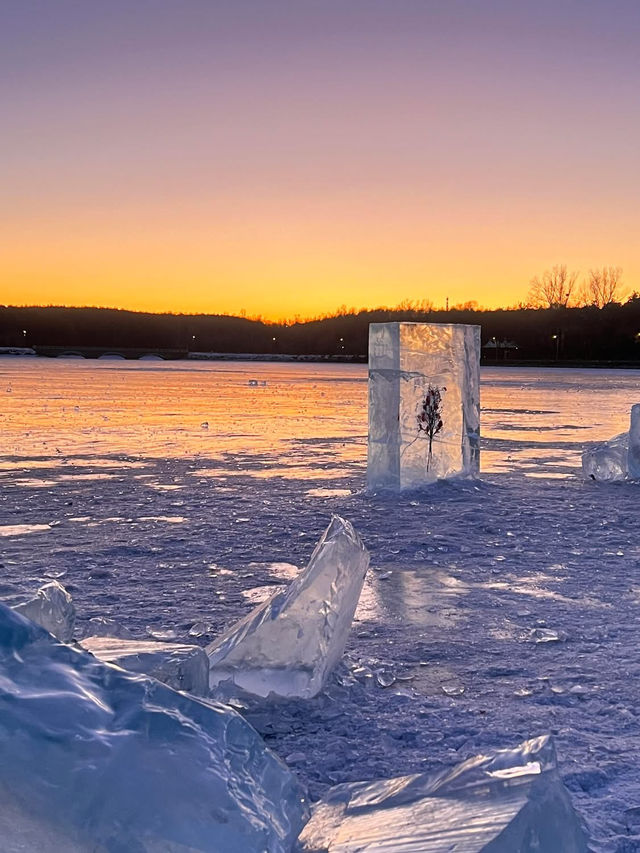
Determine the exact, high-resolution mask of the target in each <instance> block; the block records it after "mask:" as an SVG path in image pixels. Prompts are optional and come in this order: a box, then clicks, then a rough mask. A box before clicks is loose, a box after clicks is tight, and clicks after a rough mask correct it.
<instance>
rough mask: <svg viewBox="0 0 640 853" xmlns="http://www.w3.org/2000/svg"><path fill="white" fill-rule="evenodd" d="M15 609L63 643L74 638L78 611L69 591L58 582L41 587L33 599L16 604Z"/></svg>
mask: <svg viewBox="0 0 640 853" xmlns="http://www.w3.org/2000/svg"><path fill="white" fill-rule="evenodd" d="M14 609H15V610H16V611H17V612H18V613H21V614H22V615H23V616H26V617H27V619H31V621H32V622H36V623H37V624H38V625H41V626H42V627H43V628H44V629H45V630H46V631H49V633H50V634H53V636H54V637H56V638H57V639H58V640H61V641H62V642H63V643H68V642H69V640H71V638H72V637H73V629H74V626H75V622H76V609H75V607H74V605H73V602H72V600H71V596H70V595H69V593H68V592H67V590H66V589H65V588H64V587H63V586H62V584H61V583H58V581H56V580H53V581H50V582H49V583H46V584H44V586H41V587H40V589H39V590H38V591H37V592H36V594H35V595H34V596H33V598H30V599H29V600H28V601H25V602H23V603H21V604H16V605H15V606H14Z"/></svg>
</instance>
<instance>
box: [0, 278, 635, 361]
mask: <svg viewBox="0 0 640 853" xmlns="http://www.w3.org/2000/svg"><path fill="white" fill-rule="evenodd" d="M585 302H586V304H585ZM392 321H409V322H429V323H472V324H478V325H480V326H481V328H482V343H483V359H484V360H485V362H487V363H492V362H494V361H496V362H501V361H512V362H515V361H518V362H521V361H534V362H536V361H549V362H556V361H557V362H567V361H571V362H598V361H601V362H625V363H630V362H631V363H634V362H638V363H639V365H640V295H639V294H637V293H633V294H631V296H630V297H629V298H627V299H626V301H624V302H623V301H622V300H621V288H620V274H619V271H618V270H617V269H616V268H604V269H603V270H595V271H590V272H589V274H588V276H587V277H586V278H585V280H584V281H583V283H582V286H578V283H577V276H575V274H574V273H570V272H568V271H567V270H566V268H565V267H554V268H553V269H552V270H549V271H547V272H546V273H544V274H543V275H542V276H540V277H539V278H537V279H533V281H532V283H531V290H530V294H529V298H528V300H527V303H525V304H522V305H519V306H517V307H514V308H501V309H495V310H486V309H482V308H480V307H478V306H477V305H476V303H473V302H471V303H466V304H462V305H454V306H452V307H451V308H449V309H443V308H435V307H433V305H432V304H431V303H430V302H429V301H428V300H426V299H425V300H423V301H421V302H411V301H409V300H404V301H403V302H401V303H400V304H399V305H397V306H395V307H393V308H388V307H383V308H375V309H361V310H356V309H347V308H345V307H344V306H343V307H342V308H341V309H339V310H338V311H337V312H336V313H334V314H332V315H327V316H323V317H317V318H314V319H310V320H295V321H290V322H277V323H271V322H266V321H265V320H262V319H260V318H248V317H234V316H227V315H216V314H213V315H205V314H191V315H187V314H151V313H142V312H134V311H125V310H119V309H112V308H66V307H56V306H32V307H15V306H0V346H3V347H16V346H30V347H36V348H37V347H38V346H57V347H64V348H68V349H69V350H73V349H74V348H78V349H81V348H83V347H106V348H110V349H113V350H116V351H117V350H118V349H127V348H136V349H146V350H149V351H154V350H156V351H160V350H181V351H182V352H185V353H186V352H208V353H210V352H213V353H235V354H241V353H257V354H272V355H275V354H278V355H302V356H315V357H327V356H330V357H342V358H363V357H365V356H366V352H367V340H368V327H369V324H370V323H383V322H392Z"/></svg>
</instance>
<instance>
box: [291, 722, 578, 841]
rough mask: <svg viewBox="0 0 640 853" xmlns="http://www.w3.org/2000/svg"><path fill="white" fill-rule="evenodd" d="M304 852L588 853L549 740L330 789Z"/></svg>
mask: <svg viewBox="0 0 640 853" xmlns="http://www.w3.org/2000/svg"><path fill="white" fill-rule="evenodd" d="M300 840H301V846H302V850H303V851H305V853H325V851H328V853H364V851H366V853H378V852H379V853H382V851H391V850H392V851H393V853H442V851H444V850H455V851H456V853H481V851H487V853H489V851H491V853H514V852H515V851H518V853H541V851H543V853H554V851H558V853H560V851H562V853H587V850H588V848H587V840H586V834H585V831H584V828H583V825H582V822H581V820H580V818H579V817H578V815H577V814H576V812H575V810H574V808H573V805H572V803H571V798H570V797H569V793H568V791H567V790H566V788H565V787H564V785H563V784H562V782H561V781H560V777H559V776H558V772H557V766H556V757H555V752H554V749H553V745H552V743H551V741H550V740H549V738H548V737H539V738H535V739H533V740H529V741H525V742H524V743H522V744H520V746H519V747H517V748H516V749H511V750H499V751H497V752H495V753H493V754H489V755H479V756H476V757H475V758H469V759H467V761H464V762H462V763H461V764H458V765H457V766H455V767H453V768H452V769H451V770H445V771H443V772H440V773H423V774H417V775H413V776H401V777H399V778H396V779H384V780H382V781H378V782H361V783H355V784H348V785H337V786H336V787H335V788H331V789H330V790H329V792H328V793H327V795H326V796H325V797H324V798H323V799H322V800H321V801H320V802H319V803H318V804H317V805H316V807H315V808H314V812H313V817H312V818H311V821H310V822H309V823H308V824H307V825H306V826H305V828H304V830H303V831H302V834H301V839H300Z"/></svg>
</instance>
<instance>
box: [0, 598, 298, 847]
mask: <svg viewBox="0 0 640 853" xmlns="http://www.w3.org/2000/svg"><path fill="white" fill-rule="evenodd" d="M0 671H1V672H2V690H1V691H0V731H2V761H1V762H0V828H1V829H2V836H1V838H2V840H1V842H0V847H1V848H2V850H3V851H7V852H8V851H19V850H23V851H27V850H28V851H36V850H38V851H40V850H41V851H56V853H57V851H60V852H61V851H65V853H77V851H79V852H81V853H88V851H98V850H99V851H105V853H106V851H113V853H115V851H119V853H120V851H131V853H133V851H136V853H159V851H167V853H168V851H173V852H174V853H178V851H184V853H186V851H194V853H195V851H196V850H198V851H213V850H215V851H216V853H239V851H254V850H255V851H258V850H264V851H266V850H268V851H270V853H290V851H291V850H292V847H293V845H294V843H295V839H296V837H297V836H298V834H299V832H300V829H301V828H302V825H303V823H304V820H305V818H306V816H307V810H306V806H305V799H304V792H303V790H302V789H301V787H300V786H299V784H298V783H297V781H296V780H295V778H294V776H293V775H292V774H291V772H290V771H289V770H288V769H287V768H286V767H285V765H284V764H283V763H282V762H281V761H279V760H278V759H277V758H276V757H275V756H274V755H273V753H271V752H270V751H269V750H268V749H267V747H266V746H265V744H264V742H263V741H262V739H261V738H260V737H259V735H258V734H257V732H256V731H255V730H254V729H253V728H252V727H251V726H250V725H249V724H248V723H247V722H245V720H243V718H242V717H241V716H240V715H239V714H238V713H236V712H235V711H233V710H232V709H231V708H229V707H227V706H224V705H221V704H219V703H217V702H212V701H207V702H203V701H201V700H198V699H194V698H192V697H191V696H189V695H188V694H186V693H177V692H176V691H174V690H171V689H170V688H169V687H166V686H165V685H164V684H161V683H160V682H158V681H155V680H154V679H151V678H146V677H145V676H140V675H133V674H131V673H128V672H125V671H124V670H121V669H117V668H115V667H113V666H109V665H107V664H105V663H102V662H101V661H99V660H97V659H96V658H95V657H93V656H92V655H90V654H89V653H87V652H84V651H81V650H78V649H76V648H74V647H72V646H67V645H62V644H60V643H57V642H55V641H54V639H53V638H52V637H51V636H50V635H49V634H47V633H46V632H45V631H44V630H43V629H42V628H40V627H39V626H37V625H35V624H34V623H33V622H29V621H27V620H26V619H23V618H22V617H21V616H20V615H19V614H17V613H15V612H14V611H12V610H10V609H9V608H7V607H5V606H3V605H0ZM9 818H10V819H9Z"/></svg>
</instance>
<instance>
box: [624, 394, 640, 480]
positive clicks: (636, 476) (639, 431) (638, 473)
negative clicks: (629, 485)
mask: <svg viewBox="0 0 640 853" xmlns="http://www.w3.org/2000/svg"><path fill="white" fill-rule="evenodd" d="M627 468H628V475H629V478H630V479H631V480H640V403H636V404H635V406H632V407H631V424H630V427H629V454H628V457H627Z"/></svg>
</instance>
